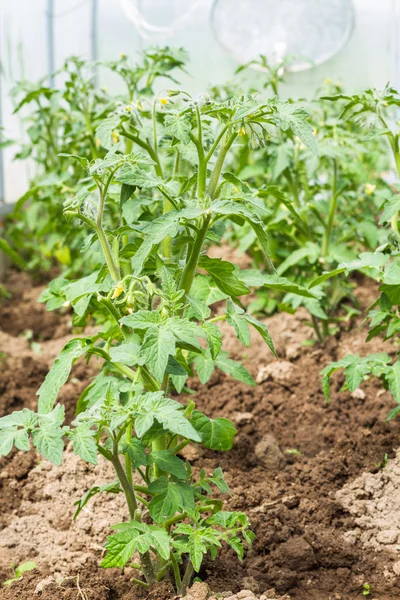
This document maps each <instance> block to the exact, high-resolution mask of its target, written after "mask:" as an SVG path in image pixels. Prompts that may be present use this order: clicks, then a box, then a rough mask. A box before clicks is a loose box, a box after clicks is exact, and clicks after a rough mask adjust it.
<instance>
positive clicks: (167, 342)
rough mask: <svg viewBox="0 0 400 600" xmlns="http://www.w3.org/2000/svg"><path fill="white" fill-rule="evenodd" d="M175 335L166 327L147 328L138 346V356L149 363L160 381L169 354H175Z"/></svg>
mask: <svg viewBox="0 0 400 600" xmlns="http://www.w3.org/2000/svg"><path fill="white" fill-rule="evenodd" d="M175 343H176V340H175V336H174V334H173V333H172V331H171V330H170V329H169V328H168V327H163V326H161V327H158V328H151V329H148V331H147V332H146V335H145V337H144V339H143V342H142V345H141V347H140V358H142V359H143V361H144V362H145V363H146V364H147V365H149V367H150V370H151V372H152V373H153V375H154V377H155V378H156V379H158V381H162V379H163V377H164V373H165V369H166V367H167V364H168V358H169V355H170V354H171V355H174V354H175Z"/></svg>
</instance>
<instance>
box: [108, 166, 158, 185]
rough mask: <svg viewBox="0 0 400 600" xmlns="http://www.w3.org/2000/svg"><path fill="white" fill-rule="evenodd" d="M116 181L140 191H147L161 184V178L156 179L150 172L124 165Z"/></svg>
mask: <svg viewBox="0 0 400 600" xmlns="http://www.w3.org/2000/svg"><path fill="white" fill-rule="evenodd" d="M116 179H117V181H119V182H120V183H124V184H126V185H129V186H134V187H135V188H140V189H142V190H149V189H151V188H155V187H158V186H159V185H162V184H163V180H162V179H161V177H157V176H156V175H154V174H153V172H152V171H144V170H143V169H141V168H140V167H138V166H133V165H129V164H126V165H124V167H123V168H122V169H121V170H120V171H119V173H118V176H117V178H116Z"/></svg>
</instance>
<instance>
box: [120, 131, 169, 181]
mask: <svg viewBox="0 0 400 600" xmlns="http://www.w3.org/2000/svg"><path fill="white" fill-rule="evenodd" d="M120 133H121V135H123V136H124V137H126V138H128V139H130V140H132V142H134V143H135V144H137V145H138V146H140V147H141V148H143V150H146V152H147V153H148V155H149V156H150V158H151V159H153V160H154V162H155V163H156V164H155V165H154V170H155V172H156V175H157V176H158V177H164V175H163V170H162V167H161V163H160V159H159V158H158V154H157V153H156V152H155V151H154V149H153V148H152V147H151V145H150V143H148V142H145V141H144V140H142V139H140V137H138V136H137V135H134V134H132V133H129V131H126V129H124V128H122V130H121V132H120Z"/></svg>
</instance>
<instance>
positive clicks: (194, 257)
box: [179, 215, 211, 294]
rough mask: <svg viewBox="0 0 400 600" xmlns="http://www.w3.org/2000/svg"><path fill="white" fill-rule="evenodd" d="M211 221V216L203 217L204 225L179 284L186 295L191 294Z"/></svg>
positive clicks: (198, 234)
mask: <svg viewBox="0 0 400 600" xmlns="http://www.w3.org/2000/svg"><path fill="white" fill-rule="evenodd" d="M210 220H211V215H207V216H205V217H203V222H202V225H201V227H200V229H199V231H198V233H197V235H196V239H195V241H194V244H193V246H192V249H191V251H190V253H189V255H188V258H187V261H186V265H185V267H184V269H183V271H182V275H181V279H180V282H179V288H180V289H181V290H185V293H186V294H188V293H189V292H190V288H191V287H192V283H193V278H194V275H195V272H196V268H197V263H198V261H199V256H200V252H201V249H202V247H203V244H204V240H205V237H206V235H207V231H208V227H209V224H210Z"/></svg>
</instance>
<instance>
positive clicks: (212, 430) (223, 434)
mask: <svg viewBox="0 0 400 600" xmlns="http://www.w3.org/2000/svg"><path fill="white" fill-rule="evenodd" d="M190 422H191V423H192V425H193V427H194V428H195V429H196V430H197V431H198V432H199V433H200V435H201V441H202V442H203V444H204V446H205V447H206V448H210V449H211V450H221V451H224V452H225V451H227V450H230V449H231V448H232V445H233V438H234V436H235V435H236V433H237V431H236V429H235V427H234V426H233V425H232V423H231V422H230V421H229V420H228V419H224V418H222V417H218V418H216V419H210V418H209V417H207V416H206V415H204V414H203V413H202V412H200V411H198V410H195V411H194V412H193V414H192V417H191V419H190Z"/></svg>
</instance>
